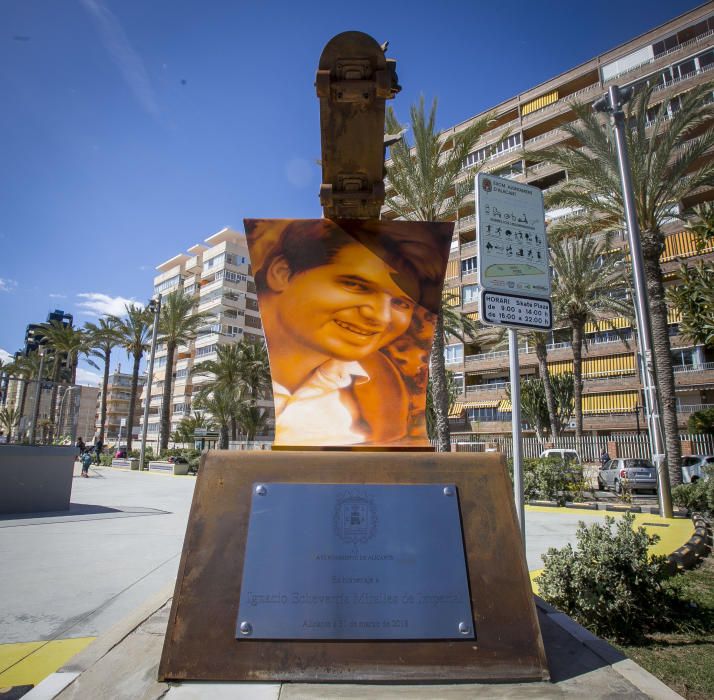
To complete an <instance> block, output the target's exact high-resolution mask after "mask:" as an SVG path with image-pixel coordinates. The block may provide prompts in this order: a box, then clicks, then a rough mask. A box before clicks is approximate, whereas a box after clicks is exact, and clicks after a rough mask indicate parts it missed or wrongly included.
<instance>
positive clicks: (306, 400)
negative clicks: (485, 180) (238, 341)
mask: <svg viewBox="0 0 714 700" xmlns="http://www.w3.org/2000/svg"><path fill="white" fill-rule="evenodd" d="M245 230H246V235H247V238H248V248H249V251H250V258H251V265H252V269H253V276H254V278H255V283H256V288H257V293H258V305H259V308H260V313H261V318H262V322H263V328H264V330H265V336H266V340H267V345H268V353H269V355H270V367H271V373H272V378H273V395H274V400H275V415H276V434H275V445H276V446H279V447H324V446H358V445H364V446H390V445H391V446H396V445H401V446H425V445H428V440H427V435H426V419H425V406H426V385H427V380H428V367H429V354H430V352H431V346H432V342H433V336H434V327H435V322H436V317H437V314H438V311H439V306H440V303H441V294H442V287H443V280H444V274H445V271H446V262H447V259H448V255H449V247H450V243H451V236H452V233H453V224H452V223H446V222H443V223H425V222H408V221H376V220H368V221H364V220H337V221H332V220H330V219H309V220H293V219H287V220H272V219H246V220H245Z"/></svg>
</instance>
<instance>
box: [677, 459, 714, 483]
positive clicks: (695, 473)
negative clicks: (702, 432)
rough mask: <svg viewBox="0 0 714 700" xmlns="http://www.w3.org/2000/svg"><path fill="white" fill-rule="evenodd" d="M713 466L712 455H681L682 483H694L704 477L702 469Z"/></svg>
mask: <svg viewBox="0 0 714 700" xmlns="http://www.w3.org/2000/svg"><path fill="white" fill-rule="evenodd" d="M709 466H714V455H689V456H687V457H682V483H684V484H695V483H696V482H697V481H699V479H704V478H706V474H705V473H704V469H705V468H706V467H709Z"/></svg>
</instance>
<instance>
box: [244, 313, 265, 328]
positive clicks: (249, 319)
mask: <svg viewBox="0 0 714 700" xmlns="http://www.w3.org/2000/svg"><path fill="white" fill-rule="evenodd" d="M245 325H246V326H250V327H251V328H262V326H261V323H260V318H259V317H258V316H250V315H248V314H246V317H245Z"/></svg>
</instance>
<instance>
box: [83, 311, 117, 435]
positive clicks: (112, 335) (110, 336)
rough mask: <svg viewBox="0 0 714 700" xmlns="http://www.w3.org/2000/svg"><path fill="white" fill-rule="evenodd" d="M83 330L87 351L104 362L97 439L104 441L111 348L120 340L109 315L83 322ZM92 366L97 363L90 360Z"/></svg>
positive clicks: (113, 321)
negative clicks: (97, 319)
mask: <svg viewBox="0 0 714 700" xmlns="http://www.w3.org/2000/svg"><path fill="white" fill-rule="evenodd" d="M84 332H85V333H86V334H87V346H88V353H89V355H91V356H92V357H97V358H99V359H101V360H102V361H103V362H104V375H103V377H102V403H101V408H100V411H99V439H100V440H101V441H102V443H103V442H104V429H105V424H106V422H107V389H108V386H109V363H110V361H111V356H112V350H113V349H114V348H115V347H116V346H117V345H119V342H120V340H121V338H120V336H119V331H118V329H117V324H116V321H115V320H114V319H112V318H111V317H108V318H100V319H99V322H98V323H91V322H88V323H85V324H84ZM90 364H92V365H93V366H94V367H96V366H97V365H96V364H95V363H94V362H92V361H91V360H90Z"/></svg>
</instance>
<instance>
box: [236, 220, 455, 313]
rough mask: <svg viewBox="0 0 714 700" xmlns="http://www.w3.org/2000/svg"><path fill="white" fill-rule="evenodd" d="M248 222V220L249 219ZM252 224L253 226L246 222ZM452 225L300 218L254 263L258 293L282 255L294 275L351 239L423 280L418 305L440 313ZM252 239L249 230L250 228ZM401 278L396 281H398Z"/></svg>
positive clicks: (322, 261)
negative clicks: (272, 265) (275, 261)
mask: <svg viewBox="0 0 714 700" xmlns="http://www.w3.org/2000/svg"><path fill="white" fill-rule="evenodd" d="M246 223H248V222H246ZM247 228H250V227H249V226H247ZM452 231H453V224H451V223H445V222H442V223H422V222H407V221H371V220H370V221H363V220H358V219H354V220H352V219H350V220H346V219H343V220H340V221H339V222H335V221H332V220H330V219H319V220H295V221H290V222H288V223H287V224H286V226H285V227H284V228H283V229H282V231H281V232H280V234H279V238H278V240H276V241H275V244H274V245H272V246H271V247H270V249H269V251H268V252H267V254H266V255H265V258H264V259H263V260H262V261H255V263H256V267H257V268H259V269H256V272H255V284H256V287H257V289H258V291H261V292H262V291H265V290H266V289H267V288H268V285H267V281H266V276H267V272H268V269H269V268H270V266H271V264H272V263H273V261H274V260H275V259H276V258H278V257H280V256H282V257H283V258H284V259H285V260H286V262H287V264H288V266H289V267H290V272H291V273H292V274H298V273H300V272H305V271H306V270H310V269H312V268H314V267H319V266H321V265H327V264H328V263H330V262H331V261H332V260H333V259H334V258H335V256H336V255H337V254H338V253H339V251H340V250H341V249H342V248H344V247H345V246H346V245H349V244H350V243H359V244H361V245H363V246H365V247H366V248H367V249H368V250H370V251H372V252H373V253H374V254H375V255H377V256H378V257H379V258H381V259H382V260H384V261H385V262H386V263H387V264H388V265H390V266H391V267H393V268H394V269H395V270H397V271H399V272H400V273H403V274H405V275H407V276H408V277H409V278H411V279H414V280H416V281H417V282H418V283H419V288H420V293H419V299H415V300H414V301H416V302H417V303H419V304H421V305H422V306H424V307H425V308H427V309H429V311H432V312H434V313H438V311H439V306H440V301H441V287H442V282H443V279H444V272H445V268H446V262H447V259H448V255H449V245H450V242H451V235H452ZM248 235H249V237H250V235H251V234H250V232H249V234H248ZM399 276H400V275H397V277H396V278H395V282H396V283H397V284H399Z"/></svg>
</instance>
